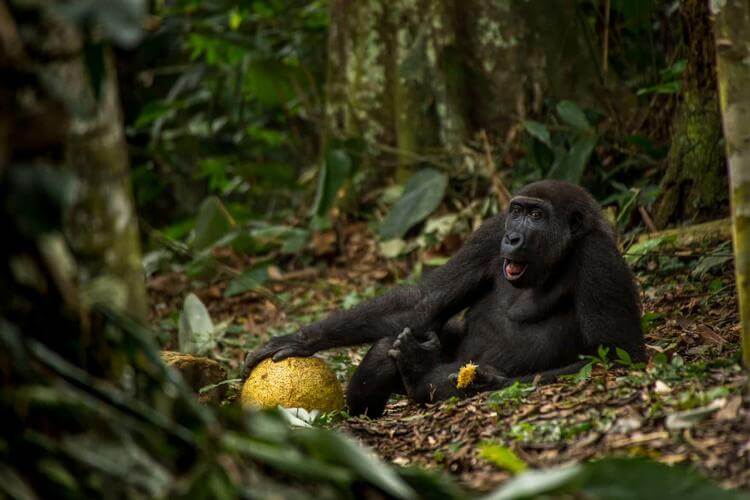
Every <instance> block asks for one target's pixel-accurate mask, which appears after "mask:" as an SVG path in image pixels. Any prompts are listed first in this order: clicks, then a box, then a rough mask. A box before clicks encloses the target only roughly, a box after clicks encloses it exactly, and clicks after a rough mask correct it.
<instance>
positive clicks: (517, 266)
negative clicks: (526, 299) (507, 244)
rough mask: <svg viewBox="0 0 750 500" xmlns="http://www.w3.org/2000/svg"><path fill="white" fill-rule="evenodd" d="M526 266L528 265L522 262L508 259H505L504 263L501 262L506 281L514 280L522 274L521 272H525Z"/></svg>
mask: <svg viewBox="0 0 750 500" xmlns="http://www.w3.org/2000/svg"><path fill="white" fill-rule="evenodd" d="M527 267H529V265H528V264H525V263H523V262H516V261H513V260H510V259H505V263H504V264H503V273H505V278H506V279H507V280H508V281H515V280H517V279H518V278H520V277H521V276H523V273H525V272H526V268H527Z"/></svg>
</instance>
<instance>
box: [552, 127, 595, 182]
mask: <svg viewBox="0 0 750 500" xmlns="http://www.w3.org/2000/svg"><path fill="white" fill-rule="evenodd" d="M598 140H599V136H597V135H584V136H582V137H580V138H578V140H576V142H575V143H573V146H572V147H571V148H570V151H568V152H567V154H566V155H565V156H564V157H563V158H562V160H561V161H560V162H559V163H556V164H555V165H554V166H553V167H552V169H551V170H550V172H549V174H547V177H549V178H550V179H560V180H563V181H568V182H572V183H573V184H579V183H580V182H581V177H582V176H583V172H584V171H585V170H586V165H587V164H588V162H589V158H591V153H592V152H593V151H594V146H596V143H597V141H598Z"/></svg>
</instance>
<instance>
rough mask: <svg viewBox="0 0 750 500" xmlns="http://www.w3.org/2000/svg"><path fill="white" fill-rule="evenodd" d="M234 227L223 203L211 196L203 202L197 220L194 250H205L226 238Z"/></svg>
mask: <svg viewBox="0 0 750 500" xmlns="http://www.w3.org/2000/svg"><path fill="white" fill-rule="evenodd" d="M233 226H234V220H232V216H231V215H229V212H227V209H226V208H224V205H223V204H222V203H221V201H220V200H219V199H218V198H217V197H215V196H210V197H208V198H206V199H205V200H203V203H201V206H200V208H198V215H197V217H196V220H195V238H194V239H193V248H195V249H196V250H204V249H206V248H208V247H209V246H210V245H211V244H213V243H216V241H218V240H219V239H220V238H222V237H223V236H225V235H226V234H227V233H228V232H229V231H230V230H231V229H232V227H233Z"/></svg>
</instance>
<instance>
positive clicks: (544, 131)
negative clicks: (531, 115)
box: [523, 120, 552, 148]
mask: <svg viewBox="0 0 750 500" xmlns="http://www.w3.org/2000/svg"><path fill="white" fill-rule="evenodd" d="M523 126H524V128H525V129H526V132H528V133H529V134H531V135H532V136H533V137H535V138H536V139H539V140H540V141H541V142H542V143H544V144H545V145H547V146H549V147H550V148H552V139H550V134H549V129H548V128H547V126H546V125H544V124H543V123H539V122H535V121H533V120H524V122H523Z"/></svg>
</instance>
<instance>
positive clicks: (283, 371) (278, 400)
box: [240, 357, 344, 412]
mask: <svg viewBox="0 0 750 500" xmlns="http://www.w3.org/2000/svg"><path fill="white" fill-rule="evenodd" d="M240 399H241V401H242V404H243V406H256V407H258V406H259V407H262V408H275V407H276V406H278V405H281V406H283V407H285V408H304V409H306V410H308V411H311V410H322V411H325V412H328V411H335V410H340V409H342V408H343V407H344V391H343V390H342V389H341V383H340V382H339V381H338V379H337V378H336V375H335V374H334V373H333V371H331V369H330V368H329V367H328V365H326V363H325V361H323V360H322V359H320V358H314V357H313V358H297V357H293V358H286V359H283V360H281V361H278V362H273V361H272V360H271V359H265V360H263V361H261V362H260V363H259V364H258V366H256V367H255V368H254V369H253V371H252V373H250V376H249V377H248V378H247V380H246V381H245V385H244V386H243V387H242V395H241V397H240Z"/></svg>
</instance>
